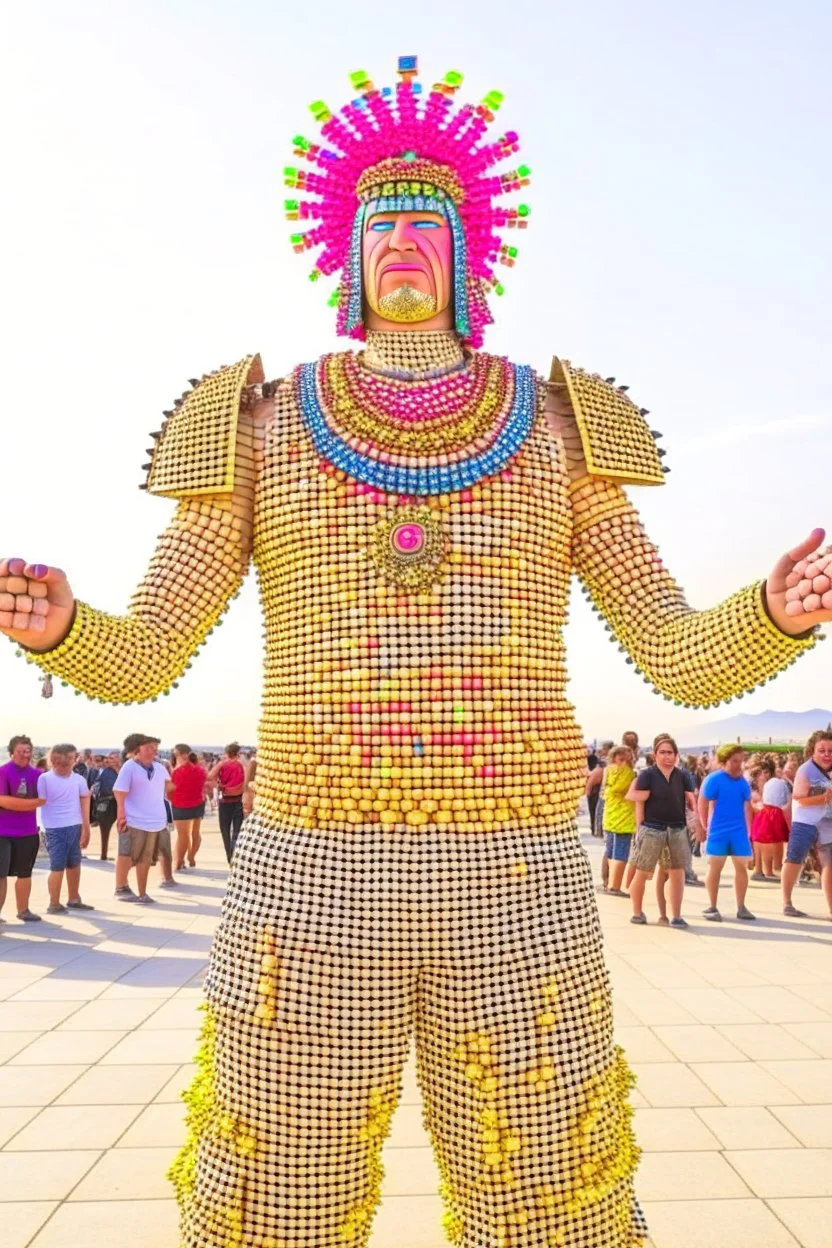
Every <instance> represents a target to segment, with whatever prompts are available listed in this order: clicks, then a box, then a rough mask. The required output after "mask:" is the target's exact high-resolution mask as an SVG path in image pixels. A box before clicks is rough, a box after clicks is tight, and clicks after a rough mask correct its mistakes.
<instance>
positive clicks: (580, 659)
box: [0, 0, 832, 745]
mask: <svg viewBox="0 0 832 1248" xmlns="http://www.w3.org/2000/svg"><path fill="white" fill-rule="evenodd" d="M361 11H362V10H361V9H360V6H358V5H351V6H347V5H345V4H343V3H342V2H341V0H316V3H315V4H313V5H305V6H304V5H293V6H288V5H286V4H283V3H280V2H279V0H278V3H270V4H266V3H258V2H257V0H233V2H232V0H213V2H209V0H200V2H197V0H165V2H162V0H142V2H141V3H127V2H125V0H98V2H96V0H74V3H72V4H65V3H63V2H62V0H51V2H47V0H28V3H27V4H25V5H24V4H19V5H14V6H12V5H9V6H6V8H5V12H4V27H5V29H4V33H3V38H2V40H0V44H2V51H0V107H2V115H3V117H4V126H3V137H2V145H3V151H2V165H0V168H2V174H3V184H4V191H3V196H2V203H0V217H2V227H3V228H2V237H3V244H4V245H3V248H2V260H0V266H2V267H1V268H0V283H1V284H2V291H3V312H4V322H5V323H4V326H3V332H2V345H3V349H4V360H3V373H4V393H3V430H4V433H3V441H2V484H1V485H0V547H3V548H5V552H6V553H9V554H20V555H22V556H24V557H27V558H30V559H33V560H34V559H37V560H41V561H45V562H51V563H54V564H58V565H59V566H62V567H65V568H66V569H67V570H68V572H69V573H70V576H71V581H72V585H73V587H74V589H75V591H76V593H77V595H78V596H79V597H82V598H84V599H87V600H88V601H92V602H93V603H94V604H96V605H97V606H100V607H103V608H106V609H108V610H112V611H121V610H123V609H124V606H125V605H126V602H127V599H128V597H129V595H130V592H131V590H132V588H133V586H134V585H135V583H136V582H137V580H138V579H139V577H140V576H141V573H142V570H143V568H144V566H145V563H146V561H147V558H148V556H149V554H150V552H151V550H152V548H153V545H154V541H155V537H156V535H157V534H158V533H159V532H160V531H161V529H162V528H163V527H164V525H165V523H166V521H167V517H168V514H169V512H170V510H171V509H172V504H169V503H167V502H166V501H164V500H161V499H152V498H149V497H148V496H147V495H146V494H144V493H142V492H140V491H139V490H138V489H137V488H136V486H137V484H138V482H139V481H140V480H141V479H142V475H143V474H142V473H141V472H140V467H141V464H142V463H143V462H144V460H145V459H146V455H145V448H146V447H147V446H148V445H149V440H148V438H147V431H148V430H150V429H154V428H158V425H159V420H160V413H161V410H162V409H163V408H165V407H168V406H169V404H170V401H171V399H172V398H173V397H174V396H175V395H177V394H178V393H179V392H180V391H181V390H182V389H183V388H184V386H185V383H186V379H187V378H188V377H190V376H194V375H195V374H199V373H202V372H204V371H208V370H210V369H213V368H216V367H217V366H219V365H220V364H223V363H229V362H231V361H233V360H236V359H238V358H239V357H241V356H242V355H244V354H246V353H247V352H249V351H254V350H259V351H261V352H262V353H263V355H264V359H265V362H266V366H267V370H268V372H269V373H270V375H272V376H277V375H280V374H281V373H283V372H285V371H286V370H288V369H289V368H290V367H291V366H292V365H294V364H295V363H297V362H299V361H300V360H304V359H312V358H314V357H315V356H317V355H318V354H320V353H321V352H322V351H325V350H330V349H332V348H333V347H334V346H335V344H336V340H335V338H334V334H333V329H332V325H333V315H332V312H331V311H330V309H328V308H327V307H326V306H325V292H324V291H323V290H322V288H321V287H320V286H317V287H313V286H312V285H311V284H310V283H309V282H308V281H307V277H306V275H307V271H308V267H309V265H308V263H307V261H306V259H305V258H304V259H299V258H297V257H295V256H294V255H293V253H292V252H291V249H290V247H289V245H288V239H287V235H288V232H289V230H290V229H291V228H292V227H291V226H289V225H288V224H287V223H286V222H285V221H284V220H283V218H282V200H283V198H284V196H285V195H286V194H287V192H286V191H285V190H284V188H283V186H282V179H281V169H282V167H283V165H284V164H285V163H287V161H289V152H290V140H291V137H292V135H293V134H295V133H297V132H298V131H300V132H303V133H307V134H311V133H313V126H312V122H311V120H310V119H309V114H308V112H307V108H306V105H307V103H308V102H309V101H311V100H313V99H317V98H321V97H323V98H325V99H326V100H327V101H328V102H330V104H331V106H332V107H335V108H337V107H339V106H340V105H341V104H342V103H343V102H345V100H346V99H347V98H348V97H349V94H350V88H349V84H348V78H347V74H348V72H349V71H350V70H352V69H357V68H363V69H366V70H367V71H368V72H369V73H370V74H371V76H372V77H373V78H374V79H375V81H376V82H377V83H379V84H383V83H389V82H392V81H393V79H394V71H395V60H396V56H397V55H398V54H399V53H418V55H419V56H420V63H421V66H422V71H423V78H424V79H426V80H427V81H428V82H431V81H433V80H434V79H435V78H438V77H439V76H441V75H442V74H443V73H444V72H445V71H446V70H447V69H450V68H458V69H461V70H462V71H464V72H465V73H466V83H465V86H464V87H463V95H464V96H465V97H466V98H467V95H468V94H470V96H471V98H473V99H475V100H478V99H480V98H481V97H482V96H483V95H484V94H485V92H486V91H487V90H489V89H490V88H492V87H498V88H500V89H501V90H503V91H504V92H505V93H506V103H505V105H504V108H503V111H502V113H501V116H500V121H501V123H502V124H503V125H504V126H505V127H509V128H516V129H517V130H519V131H520V133H521V137H522V138H523V143H524V146H523V159H525V160H526V161H527V163H528V164H529V165H530V166H531V167H532V170H533V175H534V181H533V185H532V187H531V188H530V190H529V192H528V199H529V201H530V203H531V204H532V209H533V215H532V222H533V228H532V229H530V230H529V231H528V232H527V234H525V235H523V236H518V237H519V241H520V242H521V243H522V249H521V257H520V262H519V263H518V267H517V268H516V269H515V270H514V271H513V272H512V273H509V274H508V276H507V280H506V286H507V288H508V289H507V294H506V296H505V297H504V299H503V300H502V301H500V303H499V304H498V307H497V311H498V316H499V320H498V324H497V326H496V328H495V330H494V331H492V332H491V334H490V337H489V340H488V344H487V345H488V347H489V348H490V349H491V350H496V351H499V352H505V353H507V354H509V355H511V356H512V357H513V358H514V359H516V360H518V361H519V362H523V363H526V362H528V363H533V364H534V365H536V366H537V367H538V368H540V369H541V370H544V369H546V368H548V364H549V360H550V357H551V355H552V354H553V353H557V354H562V355H564V356H567V357H568V358H570V359H572V360H573V361H574V362H576V363H578V364H581V365H583V366H584V367H587V368H589V369H590V370H597V371H599V372H602V373H604V374H614V375H616V376H617V377H618V379H619V381H626V382H628V383H629V385H630V387H631V393H632V395H633V396H634V397H635V398H636V399H637V400H638V401H639V402H640V403H641V404H643V405H644V406H646V407H649V408H650V409H651V413H652V415H651V423H652V424H653V426H654V427H655V428H659V429H661V430H662V431H663V432H664V434H665V442H664V445H665V446H666V447H667V449H668V458H667V461H666V462H667V463H669V465H670V466H671V468H672V470H673V471H672V475H671V476H670V477H669V479H668V481H669V485H668V487H667V488H665V489H662V490H652V491H651V490H642V491H637V492H634V493H637V502H638V504H639V506H640V507H641V509H642V513H643V515H644V518H645V521H646V524H647V528H648V531H649V532H650V534H651V535H652V536H653V538H654V540H656V541H657V542H658V543H659V544H660V546H661V548H662V552H663V555H664V557H665V559H666V561H667V563H668V565H669V566H670V568H671V569H672V570H673V571H674V572H675V574H676V576H677V577H678V578H679V580H680V581H681V582H682V583H683V584H684V585H685V586H686V588H687V592H688V596H689V599H690V601H691V602H692V603H694V604H695V605H698V606H707V605H710V604H712V603H713V602H715V601H716V600H717V599H718V598H721V597H723V596H725V595H726V594H728V593H729V592H730V591H732V590H733V589H735V588H737V587H739V586H740V585H742V584H746V583H748V582H749V581H751V580H754V579H757V578H758V577H760V576H763V575H765V573H766V572H767V570H768V568H769V566H770V564H771V563H772V562H773V560H774V558H775V556H777V555H778V554H779V553H780V551H781V549H782V548H784V547H787V546H790V545H792V544H793V543H794V542H796V541H797V540H798V539H800V538H801V537H803V535H804V534H805V533H806V532H807V531H808V530H809V529H810V528H811V527H812V526H813V525H815V524H818V523H820V524H822V523H826V524H827V525H828V526H829V527H830V528H832V498H830V489H829V481H830V466H832V436H831V431H832V386H831V385H830V380H829V376H828V373H829V342H830V336H832V335H831V334H830V331H831V330H832V325H830V297H829V288H830V280H831V279H832V241H830V240H831V239H832V233H831V232H830V229H829V203H830V192H832V181H831V180H830V174H829V162H828V159H827V153H828V142H829V137H828V136H829V121H830V112H831V110H830V106H831V105H832V78H831V77H830V74H829V69H828V56H829V48H830V46H832V9H830V8H829V6H828V5H826V4H824V3H822V0H792V3H791V4H790V5H788V6H786V5H784V4H782V2H781V0H700V3H698V4H696V5H681V4H667V3H665V2H664V0H631V3H629V4H627V5H624V6H622V5H620V4H618V3H616V2H614V0H583V3H581V4H580V5H576V4H574V3H571V2H570V3H564V2H563V0H549V2H548V3H546V4H543V3H541V0H514V2H513V3H512V4H511V5H508V6H507V5H505V4H497V3H494V2H493V0H482V2H480V3H473V2H472V0H464V2H458V0H457V2H456V3H453V4H448V3H447V0H421V3H420V4H419V5H417V6H415V8H414V7H407V6H406V7H404V8H401V7H396V6H394V7H393V8H391V9H389V10H379V9H378V8H377V7H373V8H371V6H367V7H366V9H365V10H364V12H365V13H366V15H367V16H366V18H365V20H360V21H359V20H356V18H355V16H354V15H355V14H358V13H359V12H361ZM371 12H372V13H374V14H375V16H374V17H371V16H370V14H371ZM290 163H291V162H290ZM183 588H184V587H183ZM568 642H569V648H570V654H571V673H572V684H571V696H572V700H573V701H574V702H575V704H576V706H577V709H578V715H579V718H580V720H581V722H582V723H583V725H584V728H585V731H586V734H587V736H588V737H589V736H592V735H594V734H602V735H606V734H609V735H610V736H612V735H617V734H618V733H620V732H621V731H622V730H623V729H625V728H629V727H635V728H636V729H638V730H639V731H640V732H641V733H642V736H643V737H648V736H652V735H653V734H654V733H655V732H656V731H658V730H659V729H668V728H670V729H679V728H682V727H683V726H684V725H685V724H687V723H690V722H691V719H692V717H691V713H690V712H685V711H681V710H674V709H673V708H670V709H668V707H667V704H666V703H663V702H661V701H660V700H659V699H657V698H655V697H654V696H653V695H652V694H651V693H650V691H649V690H648V689H647V687H646V686H645V685H643V684H642V683H641V681H640V679H639V678H638V677H636V676H634V675H633V674H632V669H631V668H629V667H627V666H626V665H625V664H624V662H623V660H622V658H621V656H620V655H619V654H618V652H617V649H616V648H615V647H613V646H610V645H609V644H608V642H607V641H606V634H605V633H603V632H602V629H601V626H600V625H599V624H598V622H597V620H596V618H595V617H594V616H592V615H591V614H590V613H589V612H588V611H587V610H586V609H585V607H584V603H583V599H582V598H581V597H580V595H577V594H576V596H575V599H574V610H573V614H572V620H571V623H570V625H569V629H568ZM830 676H832V646H828V647H827V648H826V649H822V650H821V651H820V652H819V653H816V654H815V655H813V656H811V657H809V658H808V659H805V660H803V661H802V662H801V663H799V664H797V665H796V666H795V667H794V668H792V669H790V670H789V672H788V673H787V674H785V675H784V676H782V677H781V678H780V680H779V681H778V682H777V684H776V685H774V686H773V687H772V686H767V687H766V688H765V689H764V690H762V691H761V692H760V693H758V694H755V695H754V696H753V697H749V698H746V699H745V700H744V701H743V702H742V703H740V704H737V709H744V710H749V711H753V710H762V709H765V708H768V707H773V708H778V709H787V708H793V709H802V708H805V707H809V706H815V705H818V704H820V705H824V704H828V701H829V694H828V691H829V680H830ZM259 690H260V621H259V617H258V607H257V602H256V597H255V593H254V586H253V584H252V583H249V585H248V586H247V589H246V591H245V593H244V595H243V596H242V597H241V598H240V599H239V600H238V601H237V603H236V604H235V606H234V609H233V610H232V611H231V612H230V614H229V615H228V616H227V617H226V626H225V627H224V628H223V629H221V630H220V632H219V633H217V634H215V635H214V637H212V639H211V644H210V646H209V647H208V648H207V649H206V650H205V651H204V652H203V653H202V655H201V657H200V658H199V660H198V662H197V663H196V664H195V666H194V669H193V670H192V671H191V672H190V673H189V675H188V679H187V680H186V681H185V682H184V683H183V685H182V687H181V688H180V689H179V690H178V691H177V692H175V693H174V694H173V695H172V696H171V697H170V698H169V699H164V700H160V702H159V703H158V704H156V705H149V706H146V707H142V708H133V709H131V708H121V707H120V708H113V709H105V708H103V707H101V706H99V705H96V704H92V703H87V702H86V700H85V699H83V698H76V697H74V696H73V695H72V693H71V691H68V690H63V689H60V688H59V689H58V690H57V691H56V695H55V697H54V698H53V699H52V701H51V702H44V701H42V700H41V699H40V697H39V685H38V681H37V674H36V671H35V669H33V668H30V667H28V666H27V665H26V664H24V663H22V662H21V661H20V660H18V659H15V658H14V656H13V653H12V651H11V648H7V649H6V650H5V651H2V650H0V737H2V738H3V739H5V736H6V734H8V733H11V732H12V731H14V732H20V731H28V732H30V733H31V734H32V735H33V736H35V737H37V738H38V739H39V740H41V741H49V740H55V739H61V738H69V739H70V740H74V741H76V742H77V743H78V744H79V745H83V744H87V743H90V744H96V745H104V744H107V743H109V742H113V741H117V740H119V739H120V738H121V737H122V736H123V735H124V734H125V733H126V732H127V731H132V730H134V729H140V730H152V731H154V732H156V733H158V734H159V735H162V736H163V737H164V738H165V740H166V742H168V743H169V742H170V741H171V740H172V739H173V738H183V737H184V738H186V739H187V738H191V739H192V740H194V741H200V742H211V741H222V740H225V739H226V738H230V737H233V736H238V737H240V738H241V739H243V740H251V739H252V738H253V736H254V732H255V725H256V721H257V716H258V705H259ZM824 698H825V703H824ZM725 713H726V714H730V713H732V711H727V710H726V711H725ZM696 718H697V716H696V715H694V716H693V720H694V721H695V720H696ZM698 718H700V720H703V719H710V718H712V714H711V713H705V714H703V715H702V716H699V717H698Z"/></svg>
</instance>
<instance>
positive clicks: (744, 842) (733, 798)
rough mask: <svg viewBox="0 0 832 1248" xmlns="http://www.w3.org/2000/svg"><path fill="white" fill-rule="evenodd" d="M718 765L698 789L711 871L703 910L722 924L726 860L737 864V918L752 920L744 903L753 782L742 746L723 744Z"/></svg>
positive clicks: (700, 813)
mask: <svg viewBox="0 0 832 1248" xmlns="http://www.w3.org/2000/svg"><path fill="white" fill-rule="evenodd" d="M716 758H717V762H718V763H719V768H718V770H717V771H712V772H711V774H710V775H709V776H706V778H705V783H704V784H703V785H702V788H701V789H700V792H699V819H700V822H701V824H702V827H703V828H707V840H706V841H705V852H706V853H707V855H708V859H709V861H708V873H707V875H706V877H705V887H706V889H707V890H708V905H707V907H706V909H705V910H703V911H702V913H703V914H704V916H705V918H706V919H709V920H710V921H711V922H712V923H719V922H720V921H721V919H722V915H721V914H720V912H719V906H718V905H717V902H718V900H719V881H720V877H721V875H722V868H723V867H724V866H725V859H726V858H728V857H730V858H731V860H732V862H733V864H734V894H735V896H736V900H737V918H738V919H743V920H746V921H748V920H753V919H755V918H756V915H753V914H752V913H751V911H750V910H749V909H748V907H747V906H746V904H745V895H746V893H747V892H748V859H749V858H750V857H751V856H752V852H753V851H752V849H751V819H752V816H753V811H752V809H751V785H750V784H749V783H748V781H747V780H746V778H745V776H744V775H743V774H742V765H743V749H742V747H741V746H739V745H723V746H720V748H719V749H718V750H717V752H716Z"/></svg>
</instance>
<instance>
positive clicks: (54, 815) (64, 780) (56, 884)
mask: <svg viewBox="0 0 832 1248" xmlns="http://www.w3.org/2000/svg"><path fill="white" fill-rule="evenodd" d="M77 758H78V754H77V751H76V749H75V746H74V745H69V744H65V745H53V747H52V749H51V750H50V751H49V768H50V769H49V771H44V772H42V773H41V775H40V776H39V778H38V797H42V798H43V799H44V805H43V809H42V810H41V822H42V824H43V831H44V836H45V839H46V849H47V852H48V854H49V880H48V881H47V887H48V889H49V907H48V909H47V911H46V913H47V914H66V913H67V910H92V909H93V908H94V907H93V906H88V905H87V904H86V903H85V902H83V901H82V900H81V894H80V891H79V890H80V887H81V850H82V849H86V848H87V846H88V845H89V843H90V790H89V787H88V785H87V781H86V778H85V777H84V776H83V775H80V774H79V773H78V772H76V771H75V770H74V767H75V763H76V760H77ZM64 876H66V884H67V892H68V894H69V896H68V898H67V903H66V905H63V904H62V902H61V887H62V885H63V882H64Z"/></svg>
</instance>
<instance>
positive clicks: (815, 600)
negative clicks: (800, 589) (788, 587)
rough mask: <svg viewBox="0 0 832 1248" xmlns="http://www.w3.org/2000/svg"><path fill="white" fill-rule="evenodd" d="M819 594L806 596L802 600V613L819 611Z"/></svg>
mask: <svg viewBox="0 0 832 1248" xmlns="http://www.w3.org/2000/svg"><path fill="white" fill-rule="evenodd" d="M820 603H821V597H820V594H807V595H806V597H805V598H804V599H803V610H804V611H820Z"/></svg>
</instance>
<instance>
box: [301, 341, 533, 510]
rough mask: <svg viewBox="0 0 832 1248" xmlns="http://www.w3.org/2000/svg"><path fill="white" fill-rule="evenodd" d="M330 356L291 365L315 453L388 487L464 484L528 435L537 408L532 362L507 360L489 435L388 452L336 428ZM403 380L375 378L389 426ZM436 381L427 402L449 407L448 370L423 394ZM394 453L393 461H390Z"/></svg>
mask: <svg viewBox="0 0 832 1248" xmlns="http://www.w3.org/2000/svg"><path fill="white" fill-rule="evenodd" d="M335 358H336V359H337V357H335ZM331 360H332V357H324V358H323V359H322V360H320V361H316V362H315V363H312V364H302V365H301V366H300V367H299V368H298V369H296V370H295V386H296V392H297V398H298V406H299V408H300V411H301V413H302V416H303V420H304V423H305V425H306V428H307V430H308V432H309V436H310V437H311V439H312V442H313V444H314V446H315V449H316V451H317V452H318V454H319V455H320V456H322V457H323V458H324V459H326V460H328V461H329V462H330V463H331V464H333V465H334V466H335V467H336V468H338V469H340V470H341V471H342V472H345V473H347V474H348V476H350V477H352V478H354V479H355V480H357V481H361V482H363V483H364V484H366V485H372V486H374V487H375V488H376V489H379V490H384V491H385V492H386V493H389V494H404V495H410V496H413V497H417V498H418V497H421V498H424V497H426V496H428V495H431V494H452V493H456V492H458V491H459V490H464V489H468V488H469V487H470V486H472V485H475V484H476V483H477V482H478V481H481V480H482V479H483V478H484V477H487V476H492V475H493V474H494V473H497V472H499V471H500V470H501V469H502V468H504V467H505V465H506V464H507V463H508V461H509V460H510V459H511V458H512V457H513V456H514V455H516V453H517V451H518V450H519V449H520V447H521V446H522V445H523V443H524V442H525V440H526V438H527V437H528V436H529V434H530V432H531V430H532V427H533V425H534V421H535V417H536V415H537V402H538V388H537V385H536V384H535V376H534V373H533V371H532V369H531V368H529V367H528V366H526V365H517V364H510V363H508V362H506V363H505V369H506V372H507V376H508V381H509V382H510V383H511V385H510V389H511V392H512V401H511V406H510V409H509V410H508V411H507V412H506V414H505V417H504V419H502V420H501V421H499V422H498V424H497V426H496V427H495V431H494V436H493V438H491V439H490V440H485V441H484V440H482V439H475V440H474V441H473V443H472V444H470V445H469V446H468V447H467V448H461V449H459V450H456V451H455V452H454V454H453V455H450V454H447V453H444V452H443V453H439V454H433V455H430V454H424V453H421V454H410V455H408V454H395V456H393V455H391V454H390V453H389V452H386V451H385V450H384V449H383V448H382V447H380V446H379V445H378V444H377V443H374V442H370V441H361V442H359V443H357V442H356V439H354V438H349V437H348V436H347V437H345V436H344V435H343V434H342V432H341V427H340V422H339V421H338V419H337V417H336V415H335V414H334V413H333V412H332V411H331V410H330V407H329V403H328V402H327V396H328V395H331V394H332V387H331V386H330V385H328V384H327V380H328V379H327V370H328V368H329V367H331ZM414 384H416V385H419V384H420V383H414ZM402 388H404V389H405V390H407V389H408V388H409V387H408V386H406V385H405V384H404V383H402V382H401V381H399V382H395V381H393V382H390V383H385V380H384V379H383V378H381V377H377V376H376V377H374V378H373V391H374V397H375V403H374V406H375V408H376V414H378V412H379V409H381V411H385V410H386V411H387V412H388V413H389V415H390V425H391V427H393V426H394V425H395V424H396V414H397V407H398V406H399V405H400V404H401V392H402ZM385 389H388V390H389V393H388V394H387V395H386V396H385V395H384V393H383V392H384V390H385ZM434 389H435V400H434V403H431V404H430V407H431V408H435V410H436V411H441V410H442V408H443V406H446V407H447V399H448V395H449V394H450V392H451V390H452V389H453V377H449V378H448V380H447V382H445V383H443V380H442V379H441V378H438V379H436V380H435V381H434V382H433V383H432V384H431V385H430V387H429V390H428V392H427V394H426V396H425V397H426V399H428V398H430V399H433V398H434V394H433V391H434ZM507 393H508V389H507ZM427 406H428V404H427V403H426V407H427ZM431 414H432V412H431V411H430V410H427V411H426V412H425V415H426V416H428V417H429V416H430V415H431ZM483 448H485V449H483ZM393 459H395V461H396V462H391V460H393Z"/></svg>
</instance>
